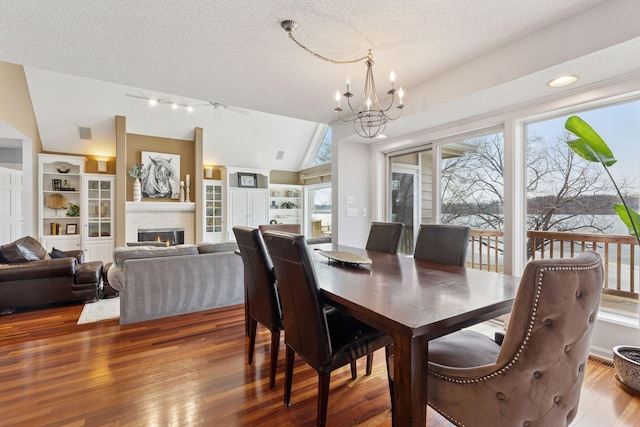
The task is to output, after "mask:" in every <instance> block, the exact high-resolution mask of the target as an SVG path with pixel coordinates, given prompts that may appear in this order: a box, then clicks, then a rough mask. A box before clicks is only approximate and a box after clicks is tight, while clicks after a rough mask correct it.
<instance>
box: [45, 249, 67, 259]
mask: <svg viewBox="0 0 640 427" xmlns="http://www.w3.org/2000/svg"><path fill="white" fill-rule="evenodd" d="M49 256H50V257H51V258H67V257H68V256H69V255H67V254H66V253H64V252H63V251H61V250H60V249H56V248H53V249H51V252H50V253H49Z"/></svg>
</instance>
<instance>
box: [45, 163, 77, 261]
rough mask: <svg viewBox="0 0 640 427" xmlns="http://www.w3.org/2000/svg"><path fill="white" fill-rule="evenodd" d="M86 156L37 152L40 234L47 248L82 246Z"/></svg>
mask: <svg viewBox="0 0 640 427" xmlns="http://www.w3.org/2000/svg"><path fill="white" fill-rule="evenodd" d="M84 162H85V158H84V157H78V156H61V155H53V154H39V155H38V198H39V200H38V238H39V239H40V242H41V243H42V246H44V247H45V248H46V249H47V250H48V251H51V250H52V249H53V248H54V247H55V248H56V249H60V250H75V249H81V248H82V247H81V236H80V234H79V233H80V213H81V210H80V201H81V192H80V191H81V185H82V180H81V174H82V173H83V172H84Z"/></svg>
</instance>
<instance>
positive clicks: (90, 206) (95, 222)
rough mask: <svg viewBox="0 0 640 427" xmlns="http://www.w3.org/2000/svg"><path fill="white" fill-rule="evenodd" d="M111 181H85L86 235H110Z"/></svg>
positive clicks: (90, 236) (89, 236)
mask: <svg viewBox="0 0 640 427" xmlns="http://www.w3.org/2000/svg"><path fill="white" fill-rule="evenodd" d="M112 186H113V183H112V181H110V180H109V181H106V180H101V179H89V180H88V181H87V237H88V238H92V237H110V236H111V235H112V229H111V228H112V224H113V221H112V218H111V212H112V210H111V195H112V191H113V189H112Z"/></svg>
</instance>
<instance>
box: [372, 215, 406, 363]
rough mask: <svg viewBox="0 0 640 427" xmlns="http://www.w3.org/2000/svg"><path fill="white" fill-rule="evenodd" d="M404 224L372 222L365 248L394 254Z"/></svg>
mask: <svg viewBox="0 0 640 427" xmlns="http://www.w3.org/2000/svg"><path fill="white" fill-rule="evenodd" d="M403 231H404V224H403V223H401V222H375V221H374V222H372V223H371V228H370V229H369V237H368V238H367V245H366V246H365V249H367V250H368V251H377V252H384V253H388V254H392V255H395V254H396V253H397V252H398V246H399V245H400V239H401V238H402V232H403ZM372 369H373V354H368V355H367V370H366V374H367V375H371V371H372Z"/></svg>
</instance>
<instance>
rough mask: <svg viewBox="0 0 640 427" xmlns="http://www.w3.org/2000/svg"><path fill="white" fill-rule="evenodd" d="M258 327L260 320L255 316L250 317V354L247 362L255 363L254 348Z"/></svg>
mask: <svg viewBox="0 0 640 427" xmlns="http://www.w3.org/2000/svg"><path fill="white" fill-rule="evenodd" d="M257 329H258V321H257V320H256V319H254V318H253V317H250V318H249V356H248V357H247V363H248V364H249V365H251V364H252V363H253V350H254V348H255V346H256V330H257Z"/></svg>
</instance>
